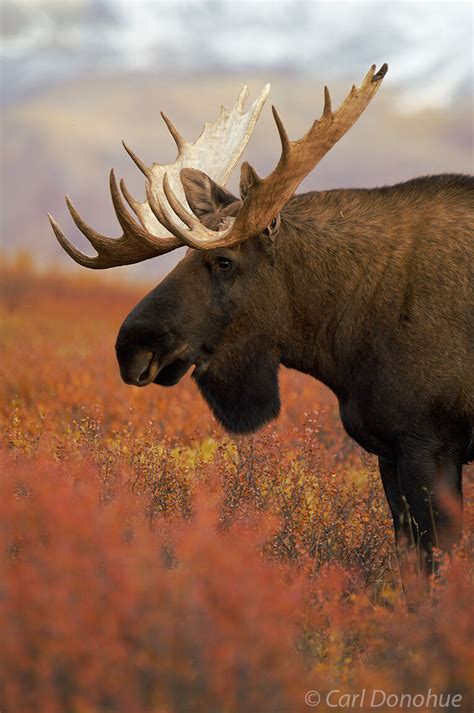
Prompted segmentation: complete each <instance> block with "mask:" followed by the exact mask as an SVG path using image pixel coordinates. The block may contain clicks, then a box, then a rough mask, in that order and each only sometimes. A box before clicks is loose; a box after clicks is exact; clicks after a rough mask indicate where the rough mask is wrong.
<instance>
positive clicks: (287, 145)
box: [272, 105, 291, 159]
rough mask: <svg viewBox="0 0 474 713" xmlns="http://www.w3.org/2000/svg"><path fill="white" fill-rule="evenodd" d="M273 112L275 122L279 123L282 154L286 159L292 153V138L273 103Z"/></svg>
mask: <svg viewBox="0 0 474 713" xmlns="http://www.w3.org/2000/svg"><path fill="white" fill-rule="evenodd" d="M272 114H273V118H274V119H275V124H276V125H277V129H278V134H279V136H280V141H281V155H282V158H283V159H285V158H286V157H287V156H289V154H290V150H291V142H290V139H289V138H288V134H287V133H286V129H285V127H284V125H283V122H282V120H281V119H280V115H279V114H278V112H277V110H276V108H275V107H274V106H273V105H272Z"/></svg>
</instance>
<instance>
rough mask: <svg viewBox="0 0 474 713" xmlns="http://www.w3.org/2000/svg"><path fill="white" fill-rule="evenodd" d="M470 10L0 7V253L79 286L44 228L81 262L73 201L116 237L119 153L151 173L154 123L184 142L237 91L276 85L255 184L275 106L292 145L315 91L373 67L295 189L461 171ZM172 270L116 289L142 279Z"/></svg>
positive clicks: (313, 5)
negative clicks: (345, 121) (63, 239)
mask: <svg viewBox="0 0 474 713" xmlns="http://www.w3.org/2000/svg"><path fill="white" fill-rule="evenodd" d="M472 10H473V5H472V3H471V2H318V1H317V0H311V1H310V0H279V1H278V2H226V1H225V0H200V1H198V0H196V1H194V2H179V1H178V0H176V1H175V2H169V1H164V2H160V1H151V0H150V1H145V0H143V1H141V0H140V1H135V0H57V1H51V0H3V1H2V3H1V13H2V18H1V19H2V22H1V40H2V42H1V53H2V59H1V61H2V72H1V103H2V144H3V148H2V155H1V178H2V184H1V233H0V235H1V242H2V249H3V252H4V254H6V255H7V256H12V255H13V254H18V253H29V254H31V256H32V259H33V260H34V262H35V264H38V265H40V266H45V265H51V264H53V265H57V266H58V269H59V268H61V269H62V268H63V267H67V268H68V269H70V270H72V271H83V270H84V268H81V267H79V266H77V265H75V263H73V262H72V261H71V260H70V258H68V256H67V255H66V254H65V253H63V251H62V249H61V248H60V247H59V245H58V244H57V243H56V240H55V238H54V236H53V235H52V232H51V229H50V227H49V223H48V221H47V218H46V213H47V212H51V213H52V214H53V215H54V216H55V217H56V219H57V220H58V221H59V223H60V224H61V226H62V227H63V229H64V230H65V232H66V233H67V234H68V236H69V237H70V238H71V239H73V240H74V241H75V242H76V243H77V244H78V245H79V246H81V247H82V248H83V249H84V248H85V247H86V245H87V243H86V241H85V240H84V239H83V238H82V236H81V235H80V233H79V232H78V231H77V230H76V229H75V226H74V225H73V223H72V220H71V218H70V217H69V214H68V212H67V209H66V207H65V205H64V200H63V196H64V193H68V194H69V195H71V197H72V198H73V200H74V202H75V204H76V206H77V207H78V209H79V210H80V212H81V214H82V215H83V216H84V218H85V219H86V220H87V221H88V222H89V223H90V224H92V225H93V226H94V227H96V229H98V230H100V231H103V232H105V233H107V234H108V235H111V236H114V235H118V234H119V233H120V231H119V229H118V227H117V223H116V220H115V217H114V212H113V209H112V206H111V202H110V196H109V193H108V172H109V169H110V168H111V167H112V166H113V167H114V168H115V169H116V172H117V175H118V176H119V177H120V176H124V177H125V178H126V180H127V184H128V186H129V188H130V189H131V190H132V192H133V193H134V194H135V195H136V196H137V197H139V198H140V199H141V198H142V196H143V195H144V185H143V177H142V175H141V174H140V173H139V171H138V170H137V169H136V168H135V166H134V165H133V164H132V162H131V161H130V159H129V158H128V156H127V155H126V154H125V152H124V151H123V149H122V147H121V144H120V142H121V140H122V139H125V140H126V142H127V143H128V144H129V145H130V146H131V147H132V148H133V149H134V150H135V151H136V152H137V153H138V154H139V155H140V156H141V157H142V158H143V159H144V161H145V162H146V163H149V164H150V163H152V161H157V162H160V163H165V162H168V161H170V160H172V159H173V156H174V143H173V141H172V139H171V137H170V136H169V134H168V133H167V130H166V129H165V127H164V125H163V123H162V121H161V118H160V115H159V110H160V109H162V110H164V111H165V112H166V113H167V114H168V115H169V116H170V117H172V118H173V120H174V121H175V123H176V125H177V126H178V128H179V129H180V131H181V133H182V134H184V136H185V137H186V138H188V139H189V140H194V139H195V138H196V137H197V136H198V135H199V133H200V131H201V129H202V125H203V122H204V121H211V120H214V119H216V118H217V116H218V113H219V109H220V105H221V104H224V105H225V106H226V107H227V108H230V107H231V106H232V104H233V103H234V101H235V100H236V98H237V96H238V93H239V90H240V88H241V86H242V85H243V84H244V83H246V84H248V85H249V88H250V97H249V100H253V98H254V97H255V96H256V94H257V93H258V92H259V91H260V89H261V88H262V86H263V85H264V84H265V83H266V82H270V83H271V85H272V90H271V95H270V99H269V100H268V102H267V106H266V107H265V108H264V111H263V113H262V116H261V118H260V121H259V123H258V126H257V128H256V130H255V132H254V135H253V137H252V139H251V141H250V143H249V145H248V147H247V151H246V158H247V159H248V160H250V162H251V163H252V164H253V165H254V166H255V168H256V169H257V171H258V172H259V173H260V174H264V175H265V174H266V173H268V172H269V171H270V170H271V169H272V168H273V166H274V164H275V162H276V160H277V158H278V156H279V150H280V149H279V141H278V137H277V133H276V129H275V127H274V125H273V120H272V119H271V112H270V105H271V103H275V104H276V106H277V107H278V109H279V111H280V114H281V115H282V117H283V119H284V122H285V124H286V126H287V129H288V132H289V134H290V137H293V138H296V137H299V136H300V135H302V133H303V132H304V131H305V130H306V129H307V128H308V126H309V125H310V123H311V122H312V120H313V119H314V118H315V117H316V116H319V114H320V112H321V109H322V92H323V85H324V84H325V83H327V84H329V85H330V87H331V90H332V94H333V101H334V102H335V103H337V102H338V101H340V100H342V99H343V97H344V96H345V94H346V92H347V91H348V90H349V89H350V86H351V85H352V84H353V83H358V82H359V81H360V79H361V78H362V77H363V75H364V74H365V72H366V71H367V69H368V67H369V66H370V65H371V64H372V63H376V64H377V66H380V64H382V63H383V62H388V64H389V73H388V75H387V78H386V79H385V81H384V85H383V89H382V91H381V92H380V93H379V94H378V96H377V99H376V100H375V101H374V103H373V104H372V105H371V107H370V110H369V111H368V112H367V113H366V114H365V115H364V117H363V118H362V119H361V120H360V122H359V123H358V124H357V125H356V126H355V127H354V128H353V129H352V130H351V131H350V132H349V134H348V135H346V136H345V137H344V138H343V139H342V140H341V141H340V143H339V144H337V145H336V147H335V148H334V149H333V150H332V151H331V152H330V153H329V154H328V156H326V157H325V159H324V160H323V161H322V163H321V164H320V166H319V167H318V168H317V169H316V170H315V171H314V173H313V174H312V175H311V176H310V177H308V179H307V180H306V181H305V183H304V185H303V186H302V188H303V189H323V188H333V187H351V186H374V185H379V184H387V183H394V182H397V181H402V180H405V179H408V178H411V177H413V176H417V175H423V174H430V173H441V172H459V173H470V172H472V134H471V126H472V118H473V107H472V89H473V60H472V44H473V18H472ZM236 174H238V171H236ZM236 184H237V177H236V175H234V176H233V178H232V179H231V181H230V183H229V186H230V187H231V188H232V189H235V187H236ZM177 258H178V255H177V254H176V253H173V254H172V255H171V256H167V257H164V258H161V259H159V260H152V261H148V262H145V263H143V264H141V265H136V266H132V267H128V268H118V269H117V271H113V272H114V276H117V275H120V276H123V277H126V278H128V279H132V280H134V281H136V280H139V279H143V278H144V279H147V280H149V279H151V278H153V276H157V275H161V274H163V272H164V271H165V270H167V269H169V267H170V266H171V265H172V264H173V263H174V262H175V261H176V260H177Z"/></svg>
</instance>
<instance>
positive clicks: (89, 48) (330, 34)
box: [1, 0, 473, 112]
mask: <svg viewBox="0 0 474 713" xmlns="http://www.w3.org/2000/svg"><path fill="white" fill-rule="evenodd" d="M1 7H2V33H3V37H2V55H3V71H2V90H3V91H2V94H3V101H4V102H6V103H11V102H12V101H16V100H18V99H21V97H22V96H25V94H26V95H27V94H29V93H31V92H38V91H43V90H44V89H47V88H48V87H50V86H52V85H54V84H57V83H60V82H64V81H67V80H68V78H73V77H77V76H81V75H85V74H87V75H91V74H93V75H108V74H113V73H120V72H135V73H143V72H146V73H150V72H153V73H157V74H160V75H171V74H175V75H179V74H182V73H185V74H189V73H191V72H200V73H202V72H205V73H212V72H220V73H222V72H224V73H233V72H242V71H248V72H251V71H263V72H264V71H268V72H272V73H274V72H275V71H285V72H295V73H298V74H307V75H318V76H321V74H322V73H324V76H325V77H326V76H327V77H328V79H329V80H330V79H331V78H333V77H341V78H346V77H351V78H353V77H354V76H356V77H358V76H359V75H360V74H361V72H363V71H364V70H365V69H366V68H367V66H368V65H370V64H371V63H372V62H376V63H377V64H380V63H382V62H384V61H387V62H388V63H389V65H390V80H391V83H392V86H393V87H395V88H401V89H402V92H401V95H400V100H399V101H400V109H401V110H402V111H407V112H410V111H416V110H418V109H420V108H424V107H426V106H429V107H435V108H439V107H444V106H446V107H449V106H450V105H452V103H453V102H455V101H464V102H466V101H468V99H467V97H469V96H471V92H472V88H473V65H472V51H471V48H472V44H473V17H472V13H473V4H472V3H471V2H456V1H450V2H379V1H373V2H358V1H352V2H338V1H337V0H336V1H332V2H319V1H318V0H279V1H278V2H273V1H269V2H268V1H263V0H262V1H258V0H257V1H254V2H226V1H225V0H194V1H188V2H180V1H179V0H175V1H174V2H173V1H171V2H170V1H166V2H162V1H161V0H55V1H51V0H3V2H2V3H1Z"/></svg>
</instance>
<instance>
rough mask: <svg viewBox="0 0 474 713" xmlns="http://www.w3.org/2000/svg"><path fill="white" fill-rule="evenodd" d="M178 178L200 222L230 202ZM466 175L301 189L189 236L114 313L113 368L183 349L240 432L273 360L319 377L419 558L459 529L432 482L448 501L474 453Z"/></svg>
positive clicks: (170, 370)
mask: <svg viewBox="0 0 474 713" xmlns="http://www.w3.org/2000/svg"><path fill="white" fill-rule="evenodd" d="M185 179H186V177H185ZM183 182H184V186H185V189H186V194H187V198H188V201H189V204H190V205H191V208H192V209H193V210H194V212H195V213H196V214H197V215H199V217H200V218H201V220H202V221H203V222H204V223H205V224H206V225H208V226H209V227H211V228H217V227H218V225H219V224H220V223H221V222H222V220H223V219H225V218H227V219H228V217H229V216H232V215H235V214H236V213H237V211H238V208H239V206H240V201H238V199H236V198H234V197H233V196H231V194H229V193H228V192H227V191H225V190H224V189H221V188H219V187H217V186H216V185H215V184H213V183H212V181H210V179H208V181H207V182H206V181H205V180H203V181H201V182H200V181H199V180H197V179H196V177H195V176H194V177H192V180H191V178H190V180H184V181H183ZM473 185H474V180H473V179H472V178H470V177H466V176H455V175H444V176H434V177H426V178H419V179H414V180H412V181H408V182H406V183H402V184H399V185H396V186H391V187H384V188H376V189H360V190H357V189H355V190H352V189H351V190H333V191H324V192H320V193H307V194H303V195H298V196H294V197H293V198H292V199H291V200H290V201H289V202H288V203H287V204H286V206H285V208H284V209H283V211H282V212H281V215H280V217H279V219H278V220H277V221H274V222H273V223H272V225H271V226H269V227H268V228H267V229H266V231H265V232H264V233H263V234H261V235H259V236H253V237H250V239H249V240H247V241H246V242H244V243H242V244H241V245H239V246H237V247H235V248H232V249H229V248H225V249H216V250H210V251H207V252H201V251H194V250H192V251H188V253H187V255H186V256H185V258H184V259H183V260H182V261H181V263H179V264H178V265H177V267H176V268H175V269H174V270H173V271H172V272H171V273H170V275H169V276H168V277H167V278H166V279H165V280H164V281H163V282H162V283H161V284H160V285H159V286H158V287H157V288H155V290H153V291H152V292H151V293H150V294H149V295H148V296H147V297H145V299H144V300H143V301H142V302H141V303H140V304H139V305H138V306H137V307H136V308H135V309H134V310H133V311H132V313H131V314H130V315H129V317H128V318H127V319H126V321H125V322H124V324H123V326H122V328H121V330H120V333H119V336H118V340H117V355H118V359H119V363H120V366H121V371H122V375H123V378H124V379H125V380H126V381H128V382H129V383H135V384H136V383H143V384H145V383H148V382H147V379H146V371H145V367H146V366H147V364H148V363H149V360H150V357H149V355H150V354H153V355H154V358H156V360H157V362H158V363H159V364H160V365H162V369H161V371H160V372H159V373H158V375H157V376H156V378H155V379H154V381H155V382H156V383H158V384H162V385H172V384H173V383H176V382H177V381H178V380H179V378H181V376H182V375H183V374H184V373H185V372H186V371H187V369H188V368H189V367H190V366H191V365H193V364H194V365H195V369H194V372H193V378H194V379H195V381H196V383H197V385H198V387H199V389H200V391H201V393H202V394H203V396H204V398H205V399H206V400H207V401H208V403H209V405H210V406H211V408H212V409H213V411H214V414H215V415H216V417H217V418H218V420H219V421H220V422H221V423H222V424H223V425H224V426H225V427H226V428H227V429H229V430H230V431H233V432H239V433H240V432H246V431H251V430H255V429H256V428H258V427H260V426H261V425H263V424H264V423H265V422H267V421H268V420H270V419H271V418H274V417H275V416H276V415H277V414H278V411H279V395H278V367H279V364H284V365H285V366H287V367H290V368H293V369H298V370H299V371H302V372H304V373H307V374H311V375H312V376H314V377H315V378H317V379H319V380H321V381H322V382H324V383H325V384H327V386H329V387H330V388H331V389H332V390H333V391H334V393H335V394H336V396H337V398H338V400H339V404H340V412H341V419H342V422H343V424H344V426H345V428H346V430H347V432H348V433H349V434H350V435H351V436H352V437H353V438H354V439H355V440H356V441H357V442H358V443H359V444H360V445H361V446H362V447H363V448H365V449H366V450H367V451H369V452H371V453H375V454H376V455H377V456H378V457H379V462H380V471H381V475H382V480H383V484H384V488H385V492H386V495H387V499H388V502H389V505H390V508H391V512H392V515H393V519H394V525H395V530H396V533H397V537H400V536H402V535H404V536H406V537H408V538H409V539H416V540H417V541H418V542H420V543H421V545H422V547H423V548H424V550H425V551H426V553H427V554H428V558H427V559H428V563H430V556H431V555H430V553H431V548H432V546H433V545H434V544H440V545H441V546H449V545H450V543H451V542H452V541H453V540H454V539H455V538H456V537H457V536H458V535H459V531H460V520H459V519H458V518H455V517H454V516H452V515H450V513H451V510H452V508H450V506H445V505H444V501H443V497H444V496H445V495H446V494H447V495H449V496H451V497H453V498H454V499H455V500H456V501H460V498H461V474H462V465H463V463H466V462H467V461H468V460H469V459H473V458H474V241H473V238H472V222H473V221H472V205H473V203H472V201H473V197H474V195H473ZM246 190H247V186H246V185H245V181H244V185H242V186H241V193H242V195H243V196H245V193H246ZM226 259H227V260H229V261H231V267H230V268H229V269H224V266H225V265H226V263H225V260H226ZM141 355H148V356H143V358H142V356H141ZM143 374H145V378H143V379H142V377H143ZM408 513H409V516H408Z"/></svg>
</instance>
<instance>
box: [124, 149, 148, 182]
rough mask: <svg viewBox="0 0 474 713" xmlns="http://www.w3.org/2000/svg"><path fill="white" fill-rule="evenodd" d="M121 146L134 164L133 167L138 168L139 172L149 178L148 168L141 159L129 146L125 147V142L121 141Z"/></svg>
mask: <svg viewBox="0 0 474 713" xmlns="http://www.w3.org/2000/svg"><path fill="white" fill-rule="evenodd" d="M122 146H123V147H124V149H125V151H126V152H127V153H128V155H129V156H130V158H131V159H132V161H133V162H134V163H135V165H136V166H138V168H139V169H140V171H141V172H142V173H143V174H144V175H145V176H146V177H147V178H149V177H150V175H151V169H150V167H149V166H147V165H146V163H144V162H143V161H142V160H141V158H140V157H139V156H137V154H136V153H135V152H134V151H132V149H131V148H130V147H129V146H127V144H126V143H125V141H123V140H122Z"/></svg>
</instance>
